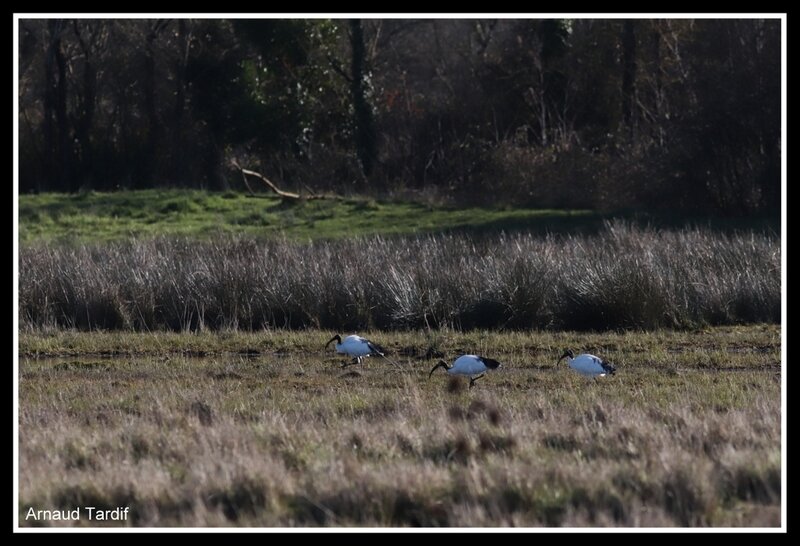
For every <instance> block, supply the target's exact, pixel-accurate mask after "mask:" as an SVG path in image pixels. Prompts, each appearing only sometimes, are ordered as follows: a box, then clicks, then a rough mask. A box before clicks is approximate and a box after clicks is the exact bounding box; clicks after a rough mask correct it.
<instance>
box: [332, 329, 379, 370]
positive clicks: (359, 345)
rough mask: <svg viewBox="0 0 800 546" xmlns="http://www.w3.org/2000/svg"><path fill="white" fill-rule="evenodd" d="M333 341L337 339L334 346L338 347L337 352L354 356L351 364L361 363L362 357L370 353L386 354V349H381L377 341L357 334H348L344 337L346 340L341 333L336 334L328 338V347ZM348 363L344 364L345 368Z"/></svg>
mask: <svg viewBox="0 0 800 546" xmlns="http://www.w3.org/2000/svg"><path fill="white" fill-rule="evenodd" d="M332 341H336V345H334V347H335V348H336V352H337V353H342V354H346V355H348V356H351V357H353V362H351V363H350V364H361V359H362V358H364V357H365V356H370V355H379V356H384V354H383V353H384V351H383V349H381V347H380V346H379V345H376V344H375V343H372V342H371V341H370V340H368V339H365V338H363V337H361V336H355V335H353V336H347V337H346V338H344V341H342V338H341V336H339V334H336V335H335V336H333V337H332V338H331V339H330V340H328V343H326V344H325V348H326V349H327V348H328V345H330V344H331V342H332ZM384 358H385V356H384ZM347 365H348V364H342V368H344V367H345V366H347Z"/></svg>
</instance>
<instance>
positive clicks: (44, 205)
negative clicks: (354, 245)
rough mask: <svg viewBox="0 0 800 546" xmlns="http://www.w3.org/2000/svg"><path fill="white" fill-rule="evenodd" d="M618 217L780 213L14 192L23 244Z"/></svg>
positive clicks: (534, 225)
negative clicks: (684, 212)
mask: <svg viewBox="0 0 800 546" xmlns="http://www.w3.org/2000/svg"><path fill="white" fill-rule="evenodd" d="M611 217H623V218H626V219H628V220H636V221H637V222H641V223H648V224H653V225H658V226H663V227H670V228H680V227H684V226H690V225H703V226H710V227H712V228H714V229H720V230H724V231H731V230H750V229H756V230H765V229H766V230H772V231H776V232H779V231H780V222H779V219H771V220H770V219H765V218H739V219H736V218H727V219H726V218H692V217H685V216H682V215H680V214H678V213H670V214H660V215H653V214H633V213H616V214H599V213H594V212H591V211H587V210H572V211H570V210H545V209H525V208H504V207H500V208H498V207H451V206H445V205H433V204H422V203H414V202H393V201H378V200H375V199H369V198H364V199H357V198H346V199H338V200H315V201H299V202H292V201H283V200H281V199H279V198H277V197H272V196H267V195H260V196H259V197H250V196H247V195H245V194H242V193H237V192H225V193H221V192H207V191H199V190H179V189H172V190H170V189H158V190H137V191H120V192H112V193H103V192H86V193H79V194H74V195H73V194H58V193H42V194H38V195H21V196H20V197H19V231H20V240H21V241H22V243H23V244H26V243H32V242H35V241H49V242H53V241H64V242H71V243H74V242H83V243H86V242H100V241H119V240H124V239H127V238H129V237H132V236H133V237H139V238H149V237H155V236H159V235H183V236H188V237H193V238H201V239H208V238H210V237H213V236H215V235H220V234H228V235H230V234H243V235H249V236H256V237H263V238H271V237H275V236H281V237H286V238H289V239H293V240H298V241H308V240H317V239H341V238H345V237H354V236H362V235H409V234H419V233H440V232H468V233H487V232H489V233H491V232H499V231H501V230H505V231H526V232H533V233H541V234H544V233H576V232H595V231H597V230H599V229H601V228H602V225H603V221H604V220H607V219H609V218H611Z"/></svg>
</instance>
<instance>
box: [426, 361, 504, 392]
mask: <svg viewBox="0 0 800 546" xmlns="http://www.w3.org/2000/svg"><path fill="white" fill-rule="evenodd" d="M501 366H502V365H501V364H500V363H499V362H498V361H496V360H493V359H491V358H486V357H483V356H477V355H462V356H459V357H458V358H456V361H455V362H453V365H452V366H449V365H448V364H447V362H445V361H444V360H440V361H439V363H438V364H436V366H434V367H433V369H432V370H431V373H429V374H428V377H429V378H430V376H432V375H433V372H435V371H436V370H437V369H438V368H444V369H445V370H447V373H449V374H453V375H467V376H469V388H470V389H471V388H472V386H473V385H474V384H475V382H476V381H477V380H478V379H480V378H481V377H483V376H484V375H486V372H487V371H488V370H496V369H497V368H499V367H501ZM478 374H480V375H478ZM473 375H478V376H477V377H472V376H473Z"/></svg>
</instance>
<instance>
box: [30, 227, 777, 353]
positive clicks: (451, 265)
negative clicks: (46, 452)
mask: <svg viewBox="0 0 800 546" xmlns="http://www.w3.org/2000/svg"><path fill="white" fill-rule="evenodd" d="M19 295H20V324H21V326H22V328H23V329H42V328H47V327H56V328H77V329H81V330H97V329H110V330H135V331H152V330H172V331H202V330H206V329H211V330H220V329H222V330H231V329H234V330H236V329H240V330H260V329H264V328H301V329H302V328H330V329H337V330H338V329H359V330H363V329H366V328H377V329H415V328H428V329H435V328H440V327H451V328H459V329H475V328H477V329H481V328H499V329H512V330H513V329H527V328H538V329H547V328H552V329H580V330H587V329H588V330H592V329H595V330H609V329H615V328H634V329H641V328H659V327H680V328H694V327H698V326H704V325H720V324H742V323H753V322H774V323H777V322H779V321H780V301H781V296H780V241H779V239H778V238H777V237H774V236H772V235H767V234H756V233H754V232H745V233H738V234H721V233H715V232H711V231H706V230H702V229H695V230H681V231H664V230H655V229H646V228H638V227H634V226H632V225H631V224H627V223H624V222H610V223H607V224H606V226H605V229H604V230H603V231H602V232H600V233H599V234H596V235H561V236H555V235H552V236H546V237H537V236H533V235H530V234H516V235H493V236H485V237H468V236H463V235H430V236H416V237H407V238H402V239H385V238H380V237H373V238H368V239H353V240H345V241H334V242H331V241H318V242H314V243H310V244H299V243H293V242H289V241H286V240H271V241H259V240H256V239H253V238H247V237H218V238H213V239H211V240H206V241H198V240H193V239H180V238H179V239H175V238H159V239H147V240H135V239H132V240H127V241H123V242H117V243H107V244H88V245H85V244H75V245H45V244H36V245H32V246H25V247H23V248H22V249H21V253H20V292H19ZM431 348H432V349H435V347H434V346H433V345H432V346H431Z"/></svg>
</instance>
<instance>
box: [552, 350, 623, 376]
mask: <svg viewBox="0 0 800 546" xmlns="http://www.w3.org/2000/svg"><path fill="white" fill-rule="evenodd" d="M565 358H566V359H567V364H569V367H570V368H572V369H573V370H575V371H576V372H578V373H580V374H581V375H585V376H587V377H594V378H597V377H604V376H605V375H606V374H608V375H614V373H615V372H616V371H617V369H616V368H615V367H614V366H612V365H611V364H610V363H609V362H606V361H605V360H603V359H602V358H600V357H598V356H594V355H590V354H582V355H578V356H575V354H574V353H573V352H572V351H571V350H570V349H567V350H566V351H564V354H563V355H561V358H559V359H558V362H556V366H558V363H559V362H561V361H562V360H563V359H565Z"/></svg>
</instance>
